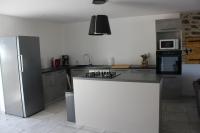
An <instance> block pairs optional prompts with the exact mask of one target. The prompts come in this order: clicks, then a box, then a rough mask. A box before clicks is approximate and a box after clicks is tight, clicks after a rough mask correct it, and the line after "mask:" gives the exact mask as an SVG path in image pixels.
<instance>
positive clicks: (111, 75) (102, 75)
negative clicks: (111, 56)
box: [85, 72, 120, 79]
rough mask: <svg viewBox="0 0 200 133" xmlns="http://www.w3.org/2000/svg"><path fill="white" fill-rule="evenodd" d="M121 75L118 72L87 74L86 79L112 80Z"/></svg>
mask: <svg viewBox="0 0 200 133" xmlns="http://www.w3.org/2000/svg"><path fill="white" fill-rule="evenodd" d="M119 75H120V73H117V72H89V73H86V74H85V77H86V78H102V79H112V78H114V77H117V76H119Z"/></svg>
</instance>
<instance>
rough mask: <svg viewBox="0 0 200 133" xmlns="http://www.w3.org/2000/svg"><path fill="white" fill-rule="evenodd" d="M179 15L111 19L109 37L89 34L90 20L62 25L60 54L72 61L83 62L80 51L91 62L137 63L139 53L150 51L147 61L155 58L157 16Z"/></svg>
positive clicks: (175, 15) (174, 15) (152, 60)
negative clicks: (86, 55) (112, 60)
mask: <svg viewBox="0 0 200 133" xmlns="http://www.w3.org/2000/svg"><path fill="white" fill-rule="evenodd" d="M167 18H179V14H163V15H152V16H140V17H130V18H117V19H110V26H111V31H112V35H111V36H89V35H88V30H89V24H90V22H82V23H75V24H65V26H64V28H63V35H64V36H63V46H62V50H63V53H66V54H69V55H70V57H71V60H72V62H71V63H72V64H76V60H78V61H79V63H80V64H85V62H84V60H83V54H84V53H89V54H90V55H92V57H93V64H108V63H109V60H110V59H111V58H112V57H114V58H115V63H124V64H125V63H126V64H140V62H141V57H140V55H141V54H144V53H148V52H149V53H150V55H151V59H150V63H151V64H155V62H156V58H155V53H156V29H155V20H156V19H167Z"/></svg>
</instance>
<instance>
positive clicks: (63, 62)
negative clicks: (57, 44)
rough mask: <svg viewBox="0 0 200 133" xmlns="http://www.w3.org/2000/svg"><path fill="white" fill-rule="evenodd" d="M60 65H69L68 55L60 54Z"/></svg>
mask: <svg viewBox="0 0 200 133" xmlns="http://www.w3.org/2000/svg"><path fill="white" fill-rule="evenodd" d="M61 60H62V66H68V65H69V55H62V57H61Z"/></svg>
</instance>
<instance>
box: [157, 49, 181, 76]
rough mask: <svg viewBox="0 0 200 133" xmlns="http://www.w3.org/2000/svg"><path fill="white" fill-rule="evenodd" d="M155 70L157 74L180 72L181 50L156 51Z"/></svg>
mask: <svg viewBox="0 0 200 133" xmlns="http://www.w3.org/2000/svg"><path fill="white" fill-rule="evenodd" d="M156 54H157V55H156V56H157V57H156V58H157V60H156V71H157V73H158V74H181V71H182V57H181V56H182V52H181V51H180V50H176V51H157V53H156Z"/></svg>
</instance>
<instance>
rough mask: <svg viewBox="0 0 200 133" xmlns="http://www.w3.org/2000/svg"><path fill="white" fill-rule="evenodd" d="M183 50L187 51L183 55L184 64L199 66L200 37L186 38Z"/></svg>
mask: <svg viewBox="0 0 200 133" xmlns="http://www.w3.org/2000/svg"><path fill="white" fill-rule="evenodd" d="M185 48H186V49H187V50H189V52H188V54H186V55H185V63H186V64H200V37H189V38H186V43H185Z"/></svg>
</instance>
